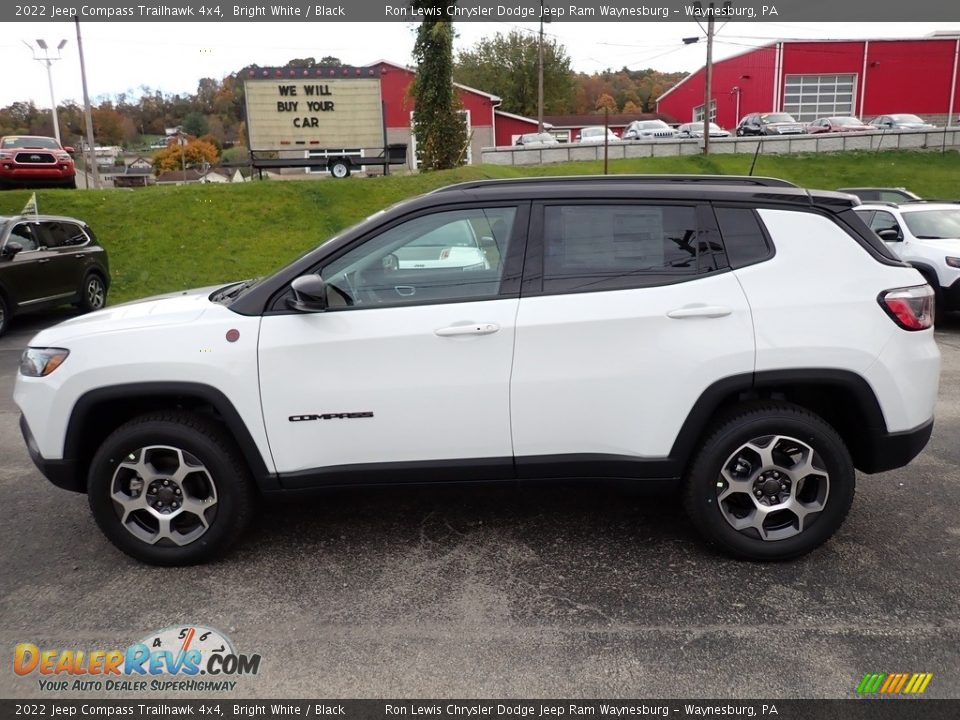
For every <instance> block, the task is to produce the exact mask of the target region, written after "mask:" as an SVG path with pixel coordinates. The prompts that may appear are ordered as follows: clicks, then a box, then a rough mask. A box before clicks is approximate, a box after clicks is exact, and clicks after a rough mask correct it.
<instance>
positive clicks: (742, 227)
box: [715, 208, 770, 268]
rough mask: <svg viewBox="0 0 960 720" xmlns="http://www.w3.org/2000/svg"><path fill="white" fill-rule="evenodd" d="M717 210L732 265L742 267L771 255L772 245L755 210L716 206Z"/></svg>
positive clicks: (721, 232) (724, 242) (718, 220)
mask: <svg viewBox="0 0 960 720" xmlns="http://www.w3.org/2000/svg"><path fill="white" fill-rule="evenodd" d="M715 212H716V214H717V223H718V224H719V225H720V234H721V235H722V236H723V246H724V248H725V249H726V251H727V258H728V259H729V260H730V266H731V267H734V268H741V267H744V266H746V265H752V264H753V263H757V262H760V261H761V260H766V259H767V258H768V257H770V246H769V245H768V244H767V239H766V236H765V235H764V233H763V229H762V227H761V226H760V221H759V220H758V219H757V214H756V213H755V212H754V211H753V210H751V209H749V208H716V210H715Z"/></svg>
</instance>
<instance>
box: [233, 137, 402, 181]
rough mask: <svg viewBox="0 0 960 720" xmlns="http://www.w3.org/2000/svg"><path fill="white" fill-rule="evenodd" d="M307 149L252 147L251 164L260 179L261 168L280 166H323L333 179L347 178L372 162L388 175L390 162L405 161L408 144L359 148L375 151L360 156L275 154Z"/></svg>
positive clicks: (333, 152)
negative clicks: (294, 156) (262, 148)
mask: <svg viewBox="0 0 960 720" xmlns="http://www.w3.org/2000/svg"><path fill="white" fill-rule="evenodd" d="M299 149H303V150H307V149H308V148H307V147H306V146H304V147H303V148H300V147H290V148H286V149H284V150H280V151H278V150H251V151H250V165H251V166H252V167H253V169H254V170H256V171H257V173H258V174H259V176H260V178H261V179H262V178H263V171H264V170H271V169H279V168H299V167H302V168H319V169H326V170H329V171H330V174H331V175H332V176H333V177H335V178H345V177H349V176H350V173H351V172H352V171H353V170H354V169H357V168H360V167H362V166H364V165H375V166H379V167H382V168H383V174H384V175H389V174H390V166H391V165H406V164H407V146H406V145H405V144H403V143H397V144H393V145H387V147H385V148H361V149H360V151H361V152H363V153H365V151H366V150H371V151H372V152H373V153H374V154H370V155H367V154H364V155H363V156H362V157H358V156H356V155H354V154H345V153H344V152H343V151H342V150H325V151H324V152H325V153H326V155H325V156H324V157H303V158H283V157H277V155H278V154H279V153H281V152H288V151H290V150H299ZM309 149H310V150H321V151H323V149H322V148H315V147H312V146H311V147H309Z"/></svg>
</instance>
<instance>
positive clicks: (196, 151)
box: [153, 138, 220, 175]
mask: <svg viewBox="0 0 960 720" xmlns="http://www.w3.org/2000/svg"><path fill="white" fill-rule="evenodd" d="M219 157H220V154H219V152H218V151H217V146H216V145H214V144H213V143H211V142H207V141H206V140H198V139H196V138H190V139H189V140H187V142H186V145H184V146H183V154H182V156H181V146H180V145H179V144H178V143H170V144H169V145H167V147H166V148H164V149H163V150H158V151H157V152H156V153H154V156H153V172H154V173H156V174H157V175H159V174H160V173H163V172H168V171H170V170H180V169H181V168H182V167H184V166H186V167H188V168H192V167H202V166H204V165H207V166H209V165H213V164H214V163H216V162H217V160H218V159H219Z"/></svg>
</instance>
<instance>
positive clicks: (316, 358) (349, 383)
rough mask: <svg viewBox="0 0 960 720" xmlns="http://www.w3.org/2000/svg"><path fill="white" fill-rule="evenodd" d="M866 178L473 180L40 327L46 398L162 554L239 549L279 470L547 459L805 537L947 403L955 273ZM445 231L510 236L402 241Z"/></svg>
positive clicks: (723, 529) (448, 466) (476, 473)
mask: <svg viewBox="0 0 960 720" xmlns="http://www.w3.org/2000/svg"><path fill="white" fill-rule="evenodd" d="M855 202H856V201H855V200H854V199H852V198H851V197H850V196H848V195H842V194H839V193H834V192H826V191H807V190H803V189H799V188H795V187H793V186H791V185H790V184H789V183H786V182H784V181H779V180H773V179H762V178H736V177H707V176H637V177H631V176H619V177H618V176H607V177H600V178H593V177H574V178H541V179H532V180H509V181H488V182H475V183H466V184H461V185H453V186H450V187H447V188H444V189H442V190H439V191H436V192H433V193H430V194H427V195H424V196H421V197H418V198H414V199H412V200H409V201H406V202H404V203H401V204H399V205H396V206H394V207H393V208H390V209H388V210H387V211H385V212H381V213H377V214H376V215H374V216H372V217H370V218H369V219H367V220H365V221H364V222H362V223H360V224H359V225H357V226H356V227H354V228H352V229H350V230H347V231H345V232H344V233H342V234H341V235H339V236H337V237H336V238H334V239H333V240H331V241H329V242H327V243H325V244H323V245H321V246H319V247H318V248H316V249H315V250H313V251H312V252H310V253H308V254H306V255H304V256H303V257H301V258H300V259H298V260H296V261H295V262H293V263H291V264H290V265H288V266H287V267H285V268H283V269H281V270H279V271H278V272H276V273H275V274H274V275H272V276H270V277H267V278H263V279H260V280H256V281H248V282H242V283H234V284H231V285H226V286H223V287H220V288H208V289H204V290H193V291H188V292H179V293H174V294H171V295H168V296H165V297H159V298H153V299H149V300H144V301H141V302H135V303H129V304H126V305H118V306H116V307H110V308H107V309H105V310H102V311H100V312H96V313H93V314H90V315H86V316H84V317H80V318H76V319H73V320H68V321H67V322H64V323H62V324H60V325H57V326H55V327H52V328H50V329H48V330H44V331H42V332H41V333H39V334H38V335H37V336H36V337H34V338H33V339H32V340H31V342H30V346H29V348H28V349H27V350H26V351H25V352H24V354H23V357H22V361H21V364H20V372H19V375H18V377H17V381H16V389H15V392H14V397H15V400H16V403H17V405H18V406H19V408H20V410H21V412H22V417H21V421H20V426H21V429H22V432H23V436H24V438H25V440H26V444H27V447H28V449H29V452H30V455H31V457H32V458H33V460H34V462H35V463H36V465H37V467H38V468H39V469H40V470H41V472H42V473H43V474H44V475H46V477H47V478H49V479H50V480H51V481H52V482H53V483H54V484H56V485H58V486H60V487H62V488H66V489H69V490H74V491H79V492H85V493H87V496H88V499H89V504H90V507H91V509H92V511H93V516H94V518H95V519H96V521H97V523H98V525H99V526H100V528H101V529H102V531H103V532H104V533H105V535H106V536H107V537H108V538H109V539H110V540H111V541H112V542H113V543H114V544H116V545H117V546H118V547H119V548H120V549H121V550H123V551H124V552H126V553H128V554H130V555H132V556H133V557H135V558H138V559H140V560H142V561H145V562H148V563H154V564H159V565H180V564H188V563H196V562H202V561H205V560H208V559H210V558H213V557H215V556H217V555H219V554H221V553H222V552H224V551H225V550H226V549H227V548H228V547H229V546H230V545H231V543H233V542H234V541H235V540H236V539H237V538H238V537H239V536H240V534H241V532H242V530H243V528H244V526H245V525H246V524H247V522H248V520H249V519H250V516H251V515H252V513H253V509H254V507H255V504H256V498H257V497H258V495H270V494H278V493H290V492H300V491H308V490H315V489H317V488H325V487H330V486H337V485H341V486H342V485H356V484H361V483H383V482H416V483H427V482H442V481H464V480H476V481H489V480H508V481H523V480H528V479H534V478H585V479H594V480H595V479H604V478H607V479H609V478H617V479H630V480H633V481H635V482H637V483H642V482H644V481H645V480H652V479H656V480H661V481H662V480H668V481H674V482H676V483H677V484H678V487H682V488H683V496H684V500H685V504H686V507H687V510H688V512H689V514H690V517H691V518H692V520H693V523H694V525H695V526H696V527H697V528H698V530H699V531H700V532H701V533H702V534H703V536H704V537H705V538H706V539H707V540H708V541H709V542H711V543H714V544H715V545H717V546H718V547H719V548H721V549H722V550H724V551H725V552H727V553H730V554H732V555H734V556H737V557H742V558H752V559H760V560H779V559H786V558H792V557H796V556H798V555H801V554H803V553H806V552H808V551H810V550H812V549H813V548H815V547H817V546H819V545H820V544H821V543H823V542H824V541H826V540H827V538H829V537H830V536H831V535H832V534H833V533H834V532H835V531H836V530H837V528H838V527H839V526H840V524H841V523H842V522H843V519H844V518H845V516H846V515H847V511H848V510H849V508H850V505H851V502H852V500H853V495H854V484H855V468H856V469H858V470H860V471H862V472H864V473H876V472H880V471H884V470H889V469H891V468H896V467H900V466H902V465H905V464H907V463H909V462H910V461H911V460H912V459H913V458H914V457H915V456H916V455H917V453H919V452H920V451H921V450H922V449H923V447H924V445H925V444H926V443H927V440H928V439H929V437H930V433H931V430H932V427H933V409H934V403H935V401H936V397H937V385H938V379H939V369H940V355H939V352H938V350H937V346H936V343H935V342H934V339H933V330H932V328H931V324H932V320H933V317H932V311H933V308H932V305H933V291H932V290H931V288H930V287H929V285H927V283H926V282H925V281H924V279H923V277H922V276H921V275H920V274H919V273H918V272H917V271H916V270H915V269H913V268H911V267H909V266H908V265H906V264H905V263H903V262H901V261H900V260H898V259H897V258H896V257H895V256H894V255H893V254H892V253H891V252H890V251H889V250H888V249H887V247H886V246H885V245H884V243H883V242H881V241H880V240H879V239H878V238H877V236H876V235H875V234H874V233H872V232H871V231H870V230H869V229H868V228H867V226H866V225H864V224H863V222H862V221H861V220H860V218H859V217H858V215H857V214H856V212H855V211H854V203H855ZM464 224H467V225H469V226H470V228H471V230H470V232H469V233H466V234H464V232H463V227H464ZM452 227H457V228H459V229H458V230H453V231H452V232H449V233H448V232H447V231H448V230H450V228H452ZM441 236H447V237H450V238H457V237H463V238H466V237H475V238H479V240H478V241H477V243H476V245H477V247H478V248H479V249H480V250H482V252H483V261H479V259H478V258H477V256H476V255H475V251H476V250H477V248H470V254H471V255H473V257H472V258H471V262H469V263H463V262H460V261H456V262H449V263H441V262H429V263H425V264H424V265H423V266H419V265H418V264H417V263H415V262H408V261H405V260H402V259H403V258H404V257H409V256H408V252H407V248H410V247H414V248H416V247H417V245H418V242H419V241H420V239H421V238H424V237H430V238H431V242H429V243H427V246H428V247H430V248H434V244H433V239H436V238H439V237H441ZM464 242H467V243H468V244H469V245H472V244H473V241H472V240H471V241H467V240H464ZM455 246H456V245H455V244H454V245H452V246H451V247H450V250H451V251H452V250H453V249H454V247H455ZM434 249H435V248H434ZM434 249H431V250H430V252H434ZM418 252H419V250H418ZM442 255H443V250H442V249H441V251H440V254H439V255H438V257H440V256H442ZM891 530H893V528H891Z"/></svg>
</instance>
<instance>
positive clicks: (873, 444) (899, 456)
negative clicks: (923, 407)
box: [857, 418, 933, 473]
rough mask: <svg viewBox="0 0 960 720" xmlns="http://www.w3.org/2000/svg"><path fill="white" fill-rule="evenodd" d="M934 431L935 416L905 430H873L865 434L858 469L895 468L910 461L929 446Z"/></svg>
mask: <svg viewBox="0 0 960 720" xmlns="http://www.w3.org/2000/svg"><path fill="white" fill-rule="evenodd" d="M932 433H933V418H930V419H929V420H928V421H927V422H925V423H923V424H922V425H920V426H918V427H915V428H913V429H912V430H904V431H903V432H892V433H891V432H886V431H871V430H870V429H868V430H867V432H866V433H865V434H864V436H863V442H864V443H865V445H866V447H865V448H864V450H865V452H863V453H861V461H860V463H859V464H858V466H857V469H858V470H860V471H861V472H865V473H878V472H886V471H887V470H895V469H896V468H899V467H903V466H904V465H907V464H909V463H910V461H911V460H913V459H914V458H915V457H916V456H917V455H919V454H920V452H921V451H922V450H923V449H924V448H925V447H926V446H927V442H928V441H929V440H930V435H931V434H932Z"/></svg>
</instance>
